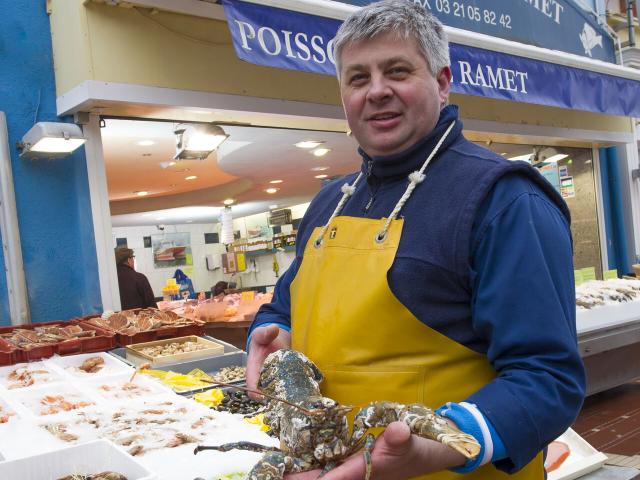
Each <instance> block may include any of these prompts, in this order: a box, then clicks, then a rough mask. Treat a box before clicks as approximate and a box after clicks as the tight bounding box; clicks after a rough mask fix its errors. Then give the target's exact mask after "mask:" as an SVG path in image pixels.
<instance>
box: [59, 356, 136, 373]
mask: <svg viewBox="0 0 640 480" xmlns="http://www.w3.org/2000/svg"><path fill="white" fill-rule="evenodd" d="M47 363H48V364H49V365H52V366H55V367H57V368H59V369H62V370H63V371H64V372H65V373H66V374H68V375H70V376H71V377H74V378H79V379H89V378H98V377H100V378H102V377H105V376H109V375H113V374H123V375H124V374H131V372H132V371H133V370H132V369H131V368H130V367H128V366H127V365H125V364H123V363H122V362H120V361H119V360H116V359H115V358H113V357H112V356H111V355H109V354H107V353H102V352H100V353H95V354H91V353H84V354H80V355H70V356H64V357H63V356H54V357H52V358H50V359H48V360H47Z"/></svg>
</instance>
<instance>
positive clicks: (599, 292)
mask: <svg viewBox="0 0 640 480" xmlns="http://www.w3.org/2000/svg"><path fill="white" fill-rule="evenodd" d="M636 300H640V280H627V279H613V280H605V281H600V280H592V281H589V282H585V283H582V284H580V285H577V286H576V306H577V308H578V310H589V309H592V308H596V307H599V306H603V305H613V304H619V303H624V302H632V301H636Z"/></svg>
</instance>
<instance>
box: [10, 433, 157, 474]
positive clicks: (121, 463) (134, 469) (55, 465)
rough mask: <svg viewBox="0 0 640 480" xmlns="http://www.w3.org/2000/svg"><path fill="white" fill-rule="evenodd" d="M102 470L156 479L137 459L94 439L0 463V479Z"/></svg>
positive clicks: (88, 472) (91, 472)
mask: <svg viewBox="0 0 640 480" xmlns="http://www.w3.org/2000/svg"><path fill="white" fill-rule="evenodd" d="M104 471H114V472H118V473H121V474H122V475H124V476H125V477H127V479H128V480H155V479H156V478H157V477H156V476H155V475H153V474H152V473H151V472H150V471H149V470H147V469H146V468H145V467H143V466H142V465H141V464H140V463H138V461H137V460H136V459H134V458H133V457H131V456H130V455H128V454H127V453H125V452H123V451H122V450H120V449H119V448H117V447H116V446H115V445H113V443H111V442H109V441H107V440H95V441H92V442H87V443H83V444H81V445H74V446H72V447H68V448H63V449H60V450H56V451H53V452H48V453H43V454H39V455H34V456H31V457H25V458H21V459H18V460H10V461H5V462H0V478H6V479H20V480H56V479H58V478H61V477H64V476H67V475H73V474H81V475H82V474H84V475H87V474H95V473H99V472H104Z"/></svg>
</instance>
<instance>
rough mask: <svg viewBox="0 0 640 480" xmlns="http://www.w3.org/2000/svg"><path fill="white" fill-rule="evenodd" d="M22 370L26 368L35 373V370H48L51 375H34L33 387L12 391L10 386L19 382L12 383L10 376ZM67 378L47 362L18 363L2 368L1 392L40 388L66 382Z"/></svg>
mask: <svg viewBox="0 0 640 480" xmlns="http://www.w3.org/2000/svg"><path fill="white" fill-rule="evenodd" d="M20 368H26V369H28V370H29V371H34V370H46V371H48V372H49V373H48V374H36V375H34V377H33V379H34V383H33V385H30V386H27V387H21V388H13V389H10V388H9V386H10V385H15V384H16V383H17V382H15V381H10V380H9V378H8V376H9V375H10V374H11V372H13V371H15V370H17V369H20ZM64 380H65V378H64V377H63V376H62V375H61V374H60V372H58V370H57V369H55V368H51V367H50V366H49V365H47V364H46V363H45V362H43V361H38V362H30V363H16V364H15V365H10V366H7V367H0V390H5V389H6V390H24V389H25V388H27V389H28V388H33V387H38V386H40V385H51V384H54V383H59V382H62V381H64Z"/></svg>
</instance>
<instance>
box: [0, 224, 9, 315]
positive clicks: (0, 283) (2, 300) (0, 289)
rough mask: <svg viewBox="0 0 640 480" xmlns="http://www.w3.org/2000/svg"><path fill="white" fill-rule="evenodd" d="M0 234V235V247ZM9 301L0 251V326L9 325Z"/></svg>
mask: <svg viewBox="0 0 640 480" xmlns="http://www.w3.org/2000/svg"><path fill="white" fill-rule="evenodd" d="M1 244H2V234H1V233H0V245H1ZM10 323H11V321H10V319H9V299H8V298H7V276H6V275H5V273H4V255H3V252H2V249H0V326H2V325H9V324H10Z"/></svg>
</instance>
